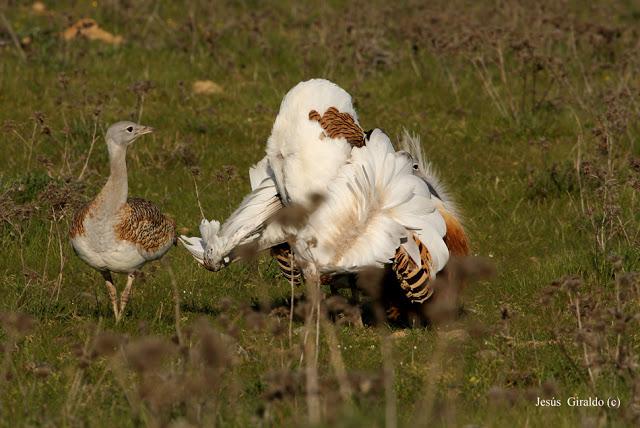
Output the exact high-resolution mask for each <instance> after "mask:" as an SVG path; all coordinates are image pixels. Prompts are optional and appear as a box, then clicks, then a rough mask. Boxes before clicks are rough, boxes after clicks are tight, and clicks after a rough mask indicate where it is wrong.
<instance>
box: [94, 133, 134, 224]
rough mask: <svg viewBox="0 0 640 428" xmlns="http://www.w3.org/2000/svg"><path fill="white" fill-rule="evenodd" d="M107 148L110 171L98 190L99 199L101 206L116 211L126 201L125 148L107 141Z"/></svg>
mask: <svg viewBox="0 0 640 428" xmlns="http://www.w3.org/2000/svg"><path fill="white" fill-rule="evenodd" d="M107 147H108V148H109V166H110V168H111V173H110V174H109V179H108V180H107V183H106V184H105V185H104V187H103V188H102V191H101V192H100V195H99V199H100V202H101V203H102V204H103V208H104V209H105V210H107V211H110V212H116V211H117V210H119V209H120V207H122V205H124V204H125V203H126V202H127V196H128V192H129V187H128V183H127V148H126V147H123V146H120V145H119V144H116V143H114V142H113V141H107Z"/></svg>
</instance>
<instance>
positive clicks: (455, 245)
mask: <svg viewBox="0 0 640 428" xmlns="http://www.w3.org/2000/svg"><path fill="white" fill-rule="evenodd" d="M439 211H440V214H441V215H442V217H443V218H444V222H445V223H446V225H447V233H446V235H445V236H444V243H445V244H446V245H447V248H448V249H449V253H450V254H452V255H454V256H468V255H469V252H470V250H469V238H468V237H467V234H466V233H465V231H464V228H463V227H462V223H460V221H458V219H457V218H456V217H454V216H453V215H452V214H451V213H449V212H448V211H446V210H445V209H443V208H440V209H439Z"/></svg>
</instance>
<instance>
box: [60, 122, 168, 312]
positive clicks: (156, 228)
mask: <svg viewBox="0 0 640 428" xmlns="http://www.w3.org/2000/svg"><path fill="white" fill-rule="evenodd" d="M152 131H153V129H152V128H150V127H148V126H142V125H138V124H136V123H133V122H118V123H116V124H114V125H111V127H109V129H108V130H107V135H106V141H107V148H108V150H109V164H110V167H111V173H110V175H109V179H108V180H107V183H106V184H105V185H104V187H103V188H102V190H101V191H100V193H98V195H97V196H96V197H95V198H94V199H93V200H92V201H91V202H89V203H87V204H86V205H84V206H83V207H82V208H81V209H80V210H78V212H76V214H75V216H74V219H73V222H72V224H71V229H70V231H69V236H70V238H71V244H72V245H73V248H74V250H75V252H76V254H78V256H79V257H80V258H81V259H82V260H84V261H85V262H86V263H87V264H88V265H89V266H91V267H93V268H94V269H96V270H98V271H99V272H100V273H101V274H102V276H103V278H104V280H105V283H106V286H107V290H108V292H109V298H110V299H111V306H112V308H113V313H114V315H115V318H116V322H118V321H120V319H121V318H122V315H123V314H124V309H125V307H126V305H127V302H128V300H129V295H130V293H131V287H132V285H133V280H134V277H135V275H134V273H135V271H136V270H138V269H140V268H141V267H142V266H143V265H144V264H145V263H147V262H149V261H152V260H157V259H159V258H160V257H162V256H163V255H164V254H165V253H166V252H167V251H168V250H169V248H171V246H172V245H173V244H174V243H175V239H176V233H175V222H174V221H173V219H171V218H170V217H168V216H166V215H164V214H163V213H162V212H161V211H160V210H159V209H158V207H156V206H155V205H154V204H153V203H152V202H149V201H146V200H144V199H140V198H128V182H127V162H126V155H127V147H129V145H131V143H133V142H134V141H135V140H136V139H137V138H138V137H140V136H141V135H144V134H148V133H150V132H152ZM112 272H114V273H126V274H128V278H127V285H126V286H125V288H124V291H123V292H122V294H121V295H120V301H119V302H118V299H117V290H116V287H115V285H114V283H113V279H112V277H111V273H112Z"/></svg>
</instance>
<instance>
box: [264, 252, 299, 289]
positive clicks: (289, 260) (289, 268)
mask: <svg viewBox="0 0 640 428" xmlns="http://www.w3.org/2000/svg"><path fill="white" fill-rule="evenodd" d="M271 255H272V256H273V257H274V258H275V259H276V262H277V263H278V267H279V268H280V270H281V271H282V274H283V275H284V277H285V278H286V280H287V281H288V282H292V283H293V284H294V285H300V284H302V272H301V271H300V269H298V268H296V266H295V261H294V260H293V253H292V252H291V247H289V244H286V243H285V244H280V245H276V246H275V247H271Z"/></svg>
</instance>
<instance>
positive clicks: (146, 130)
mask: <svg viewBox="0 0 640 428" xmlns="http://www.w3.org/2000/svg"><path fill="white" fill-rule="evenodd" d="M152 132H153V128H152V127H150V126H141V127H140V128H139V129H138V136H140V135H144V134H151V133H152Z"/></svg>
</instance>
